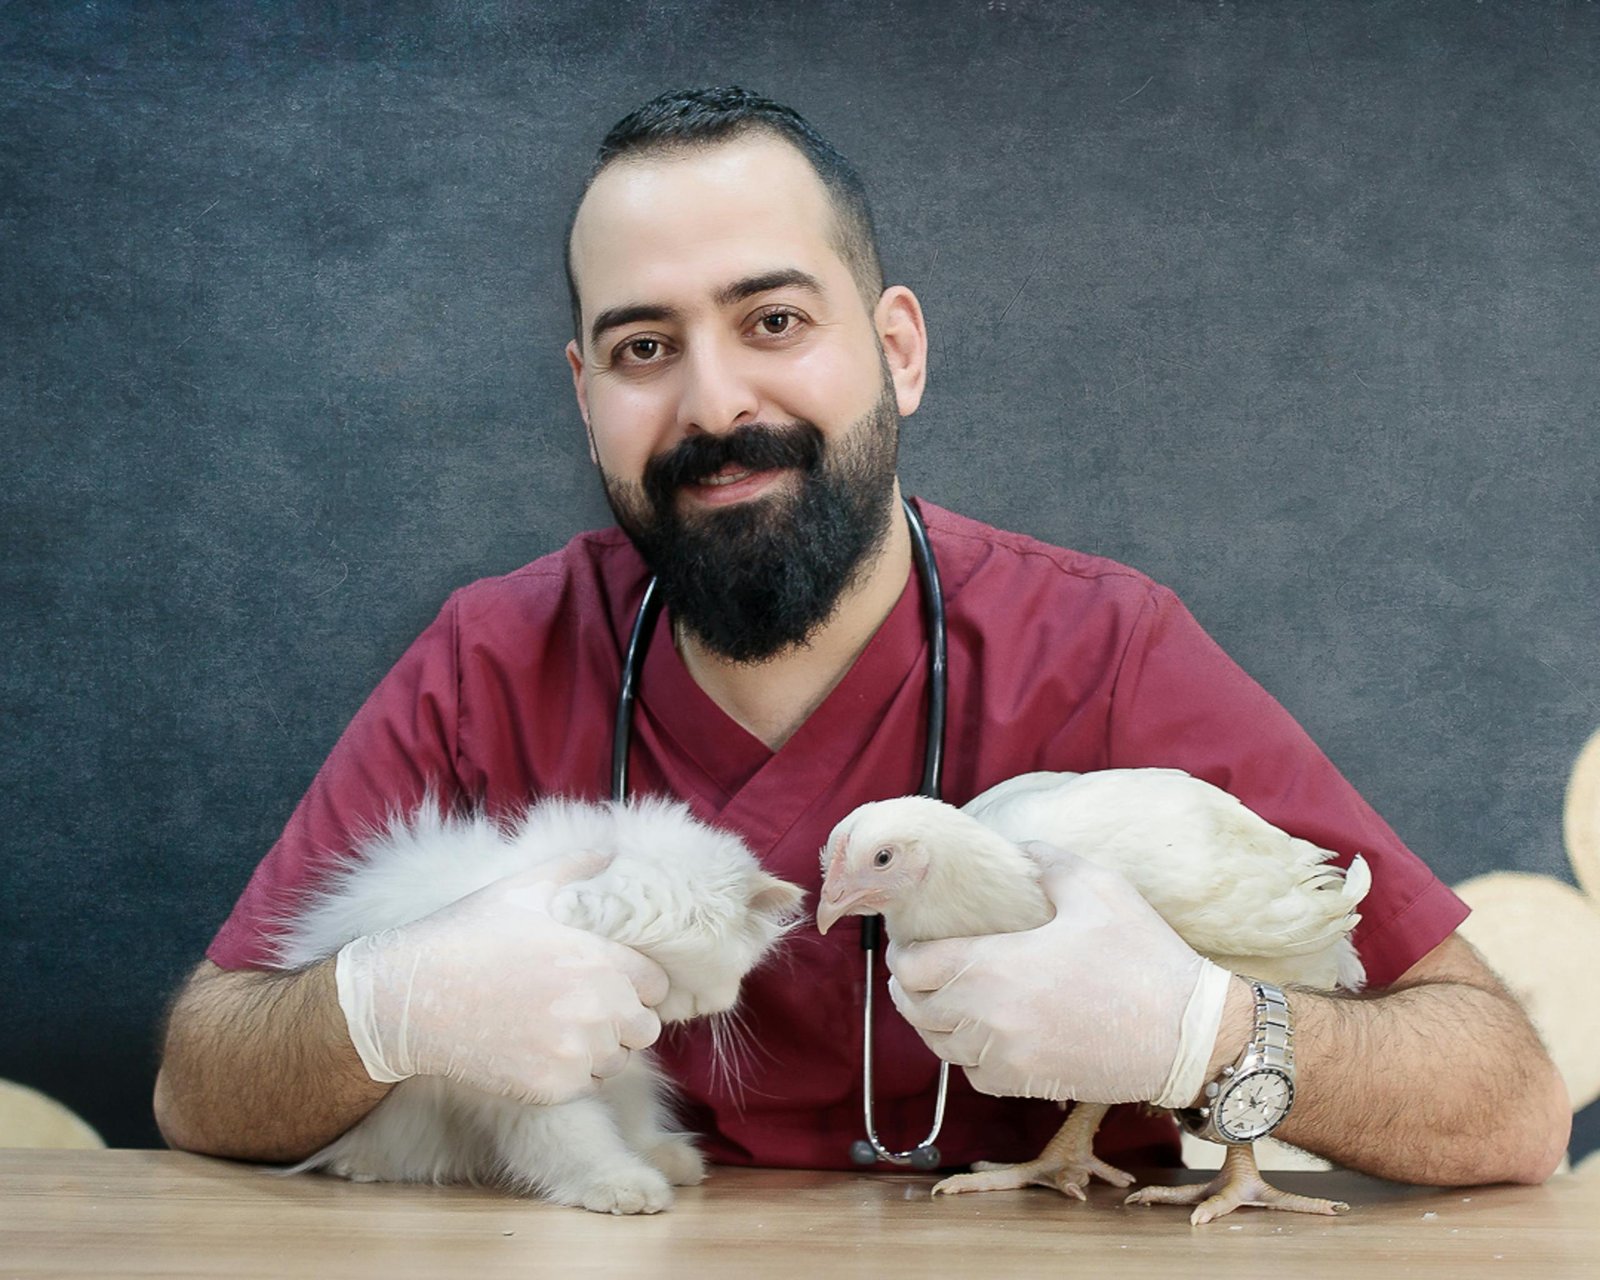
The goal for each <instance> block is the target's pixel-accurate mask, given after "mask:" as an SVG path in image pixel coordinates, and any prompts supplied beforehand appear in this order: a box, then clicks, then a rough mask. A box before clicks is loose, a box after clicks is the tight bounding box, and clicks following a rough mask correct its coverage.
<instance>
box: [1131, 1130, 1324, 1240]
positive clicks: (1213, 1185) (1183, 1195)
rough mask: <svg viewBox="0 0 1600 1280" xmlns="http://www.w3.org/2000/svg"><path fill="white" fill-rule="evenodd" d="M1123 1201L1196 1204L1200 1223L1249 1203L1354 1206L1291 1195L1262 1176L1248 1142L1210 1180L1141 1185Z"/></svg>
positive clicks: (1302, 1208) (1301, 1208)
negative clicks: (1150, 1185)
mask: <svg viewBox="0 0 1600 1280" xmlns="http://www.w3.org/2000/svg"><path fill="white" fill-rule="evenodd" d="M1123 1203H1125V1204H1192V1205H1194V1206H1195V1210H1194V1212H1193V1213H1191V1214H1190V1215H1189V1221H1190V1223H1191V1224H1193V1225H1194V1226H1197V1227H1198V1226H1201V1225H1203V1224H1205V1223H1207V1222H1210V1221H1211V1220H1212V1219H1213V1218H1220V1217H1222V1216H1223V1215H1224V1214H1229V1213H1232V1212H1233V1211H1234V1210H1235V1209H1237V1208H1238V1207H1239V1206H1240V1205H1246V1204H1248V1205H1255V1206H1256V1207H1257V1208H1261V1209H1285V1210H1288V1211H1289V1212H1292V1213H1328V1214H1334V1213H1348V1212H1349V1210H1350V1206H1349V1205H1347V1204H1345V1202H1344V1201H1342V1200H1318V1199H1316V1198H1314V1197H1312V1196H1297V1195H1291V1194H1290V1193H1289V1192H1287V1191H1279V1190H1278V1188H1276V1187H1274V1186H1271V1185H1269V1184H1268V1183H1267V1180H1266V1179H1265V1178H1263V1177H1262V1176H1261V1170H1259V1169H1258V1168H1256V1153H1255V1148H1254V1147H1253V1146H1251V1145H1250V1144H1249V1143H1248V1142H1246V1143H1243V1144H1241V1145H1239V1146H1236V1147H1233V1146H1230V1147H1229V1148H1228V1151H1227V1154H1226V1155H1225V1156H1223V1158H1222V1168H1221V1170H1220V1171H1218V1173H1217V1176H1216V1177H1215V1178H1213V1179H1211V1181H1210V1182H1203V1183H1199V1184H1196V1185H1191V1186H1182V1187H1141V1188H1140V1189H1139V1190H1137V1191H1135V1192H1134V1193H1133V1194H1132V1195H1131V1196H1129V1197H1128V1198H1127V1200H1125V1201H1124V1202H1123Z"/></svg>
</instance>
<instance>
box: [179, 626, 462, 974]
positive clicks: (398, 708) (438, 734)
mask: <svg viewBox="0 0 1600 1280" xmlns="http://www.w3.org/2000/svg"><path fill="white" fill-rule="evenodd" d="M457 609H458V603H457V599H456V598H455V597H452V598H451V600H450V601H449V602H448V603H447V604H446V605H445V607H444V609H443V610H442V611H441V612H440V614H439V616H438V618H437V619H435V620H434V622H433V624H432V625H431V626H429V627H428V629H427V630H426V631H424V632H423V633H422V635H421V636H419V637H418V638H417V640H416V641H415V642H414V643H413V644H412V645H411V647H410V648H409V649H407V651H406V652H405V654H404V655H403V656H402V657H401V659H400V661H399V662H397V663H396V664H395V666H394V668H393V669H392V670H391V671H390V672H389V673H388V675H386V676H385V677H384V678H383V680H382V681H381V682H380V683H379V685H378V687H377V688H376V689H374V690H373V692H372V695H371V696H370V697H369V698H368V699H367V701H366V702H365V704H364V705H363V706H362V707H361V709H360V711H358V712H357V713H356V715H355V718H354V719H353V720H352V721H351V722H350V724H349V726H348V727H347V728H346V729H345V731H344V733H343V734H342V735H341V736H340V738H339V740H338V742H337V743H336V744H335V745H334V748H333V751H332V752H331V753H330V754H329V756H328V758H327V760H326V761H325V762H324V764H323V766H322V768H321V769H320V770H318V772H317V776H316V778H315V779H314V780H313V781H312V783H311V787H310V789H309V790H308V791H307V792H306V794H305V796H304V797H303V798H302V799H301V801H300V803H299V805H298V806H297V807H296V808H295V810H294V813H293V814H292V815H291V816H290V818H289V822H288V824H287V826H285V828H284V831H283V834H282V835H281V836H279V837H278V840H277V842H276V843H275V844H274V845H273V846H272V848H271V850H269V851H268V853H267V855H266V857H265V858H263V859H262V861H261V863H260V865H259V866H257V867H256V869H255V872H254V874H253V875H252V876H251V877H250V881H249V883H248V884H247V885H246V887H245V890H244V893H243V894H242V895H241V896H240V898H239V901H238V902H237V903H236V904H235V905H234V908H233V912H232V914H231V915H230V916H229V917H228V919H227V920H226V922H225V923H224V924H223V926H222V928H221V930H220V931H219V932H218V933H217V936H216V937H215V938H214V939H213V940H212V943H211V946H210V947H209V948H208V949H207V951H206V955H207V957H208V958H209V959H210V960H211V961H212V962H213V963H215V964H217V965H218V966H220V967H221V968H224V969H241V968H260V967H267V966H270V965H271V964H272V953H271V946H270V940H271V935H272V933H273V931H274V921H276V920H279V919H282V918H283V917H284V916H285V914H287V913H288V912H290V911H291V910H292V909H293V908H294V905H295V903H296V902H297V901H298V899H299V895H300V893H301V892H302V891H303V890H304V889H305V888H306V887H307V886H308V885H310V884H311V883H313V882H314V881H315V880H316V878H317V876H318V874H319V873H320V872H321V871H322V869H323V868H325V867H327V866H328V865H330V864H331V863H332V862H333V861H334V860H336V859H338V858H340V857H342V856H345V855H347V854H348V853H349V852H350V851H351V849H352V848H353V847H354V845H355V844H356V843H357V841H358V840H359V839H360V838H361V837H362V836H363V835H364V834H366V833H368V832H370V831H373V830H376V829H379V828H381V827H382V826H383V825H384V824H385V823H386V822H387V820H388V819H389V818H390V817H391V816H393V815H395V814H397V813H404V812H409V811H410V810H413V809H415V808H416V807H417V806H418V805H419V804H420V803H421V802H422V800H423V798H424V797H425V796H428V795H432V796H435V797H437V798H438V799H439V800H440V801H441V802H443V803H445V804H454V803H455V802H456V801H457V800H458V799H459V798H460V797H461V795H462V792H463V787H462V784H461V781H460V771H459V769H458V748H459V737H458V728H457V726H458V723H459V706H458V702H459V696H460V695H459V681H458V641H457Z"/></svg>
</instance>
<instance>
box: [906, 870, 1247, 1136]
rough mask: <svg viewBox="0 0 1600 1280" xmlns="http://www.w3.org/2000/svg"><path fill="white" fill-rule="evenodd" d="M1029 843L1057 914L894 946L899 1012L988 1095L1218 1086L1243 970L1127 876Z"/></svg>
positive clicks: (1136, 1092) (1163, 1095)
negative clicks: (1186, 931)
mask: <svg viewBox="0 0 1600 1280" xmlns="http://www.w3.org/2000/svg"><path fill="white" fill-rule="evenodd" d="M1027 848H1028V852H1029V853H1030V854H1031V855H1032V856H1033V857H1034V858H1036V859H1037V860H1038V861H1039V862H1040V863H1042V864H1043V865H1044V867H1045V871H1044V874H1043V876H1042V878H1041V881H1040V884H1041V886H1042V888H1043V889H1044V892H1045V894H1046V895H1047V896H1048V897H1049V898H1050V900H1051V902H1052V903H1053V904H1054V905H1055V909H1056V915H1055V919H1053V920H1051V921H1050V922H1049V923H1048V924H1044V925H1041V926H1040V927H1039V928H1037V929H1030V930H1027V931H1024V932H1021V933H998V934H990V935H987V936H984V937H977V938H943V939H939V940H937V941H932V942H920V943H910V944H907V945H905V946H900V945H898V944H891V945H890V947H889V949H888V952H887V953H886V955H885V961H886V963H887V964H888V967H889V971H890V973H891V974H892V975H893V976H892V977H891V979H890V981H889V992H890V995H891V996H892V998H893V999H894V1003H895V1008H897V1009H899V1010H900V1012H901V1014H902V1015H903V1016H904V1017H905V1019H906V1020H907V1021H908V1022H910V1023H911V1025H912V1026H913V1027H915V1028H916V1029H917V1031H918V1033H919V1034H920V1035H921V1036H922V1039H923V1040H924V1042H926V1044H927V1045H928V1047H929V1048H930V1049H932V1050H933V1051H934V1052H935V1053H936V1054H938V1055H939V1056H940V1057H941V1058H943V1059H945V1060H946V1061H948V1062H951V1063H954V1064H956V1065H957V1066H960V1067H964V1068H966V1072H967V1078H968V1079H969V1080H970V1081H972V1086H973V1088H975V1089H977V1090H979V1091H980V1092H982V1093H989V1094H997V1095H1003V1096H1014V1097H1028V1098H1050V1099H1053V1100H1055V1101H1058V1102H1061V1101H1066V1100H1068V1099H1075V1100H1078V1101H1083V1102H1105V1103H1117V1102H1154V1103H1156V1105H1158V1106H1163V1107H1186V1106H1188V1105H1189V1104H1190V1102H1192V1101H1193V1099H1194V1097H1195V1095H1197V1094H1198V1093H1199V1092H1200V1089H1201V1087H1202V1085H1203V1084H1204V1083H1205V1080H1204V1076H1205V1070H1206V1067H1207V1065H1208V1064H1209V1061H1210V1057H1211V1051H1212V1049H1213V1048H1214V1047H1215V1044H1216V1039H1217V1029H1218V1027H1219V1025H1220V1023H1221V1020H1222V1008H1223V1004H1224V1002H1225V1000H1226V998H1227V992H1228V984H1229V982H1230V981H1231V980H1232V975H1231V974H1229V973H1228V972H1227V970H1225V969H1221V968H1219V967H1218V966H1216V965H1214V964H1212V963H1211V962H1210V961H1209V960H1206V959H1205V958H1203V957H1202V956H1200V955H1198V954H1196V952H1195V951H1194V950H1193V949H1192V948H1191V947H1190V946H1189V944H1188V943H1186V942H1185V941H1184V940H1183V939H1182V938H1180V937H1179V936H1178V935H1177V934H1176V933H1174V932H1173V930H1172V928H1171V926H1169V925H1168V924H1167V922H1166V921H1165V920H1163V919H1162V918H1161V917H1160V916H1158V915H1157V914H1156V912H1155V910H1154V909H1153V908H1152V907H1151V906H1150V904H1149V903H1147V902H1146V901H1145V900H1144V898H1142V897H1141V896H1140V895H1139V893H1138V892H1137V891H1136V890H1135V889H1134V888H1133V886H1132V885H1130V884H1129V883H1128V882H1127V880H1126V879H1124V878H1123V877H1122V876H1121V875H1120V874H1118V873H1117V872H1115V871H1109V870H1106V869H1105V868H1103V867H1098V866H1096V865H1094V864H1093V863H1091V862H1087V861H1085V860H1084V859H1082V858H1079V857H1077V856H1076V855H1074V854H1071V853H1067V852H1065V851H1063V850H1060V849H1054V848H1052V847H1050V846H1048V845H1041V844H1033V845H1029V846H1028V847H1027Z"/></svg>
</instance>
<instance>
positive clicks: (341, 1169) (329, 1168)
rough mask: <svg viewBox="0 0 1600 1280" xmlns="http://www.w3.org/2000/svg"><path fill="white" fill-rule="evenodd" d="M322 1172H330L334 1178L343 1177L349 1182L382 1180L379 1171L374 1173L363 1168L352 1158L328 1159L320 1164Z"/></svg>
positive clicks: (382, 1177)
mask: <svg viewBox="0 0 1600 1280" xmlns="http://www.w3.org/2000/svg"><path fill="white" fill-rule="evenodd" d="M322 1171H323V1172H324V1173H331V1174H332V1175H333V1176H334V1177H335V1178H344V1179H347V1180H348V1181H350V1182H383V1181H385V1178H384V1176H383V1175H382V1174H381V1173H374V1172H372V1171H371V1170H370V1169H363V1168H362V1167H361V1166H360V1165H358V1164H357V1163H356V1162H355V1161H354V1160H330V1161H329V1162H328V1163H327V1164H325V1165H323V1166H322Z"/></svg>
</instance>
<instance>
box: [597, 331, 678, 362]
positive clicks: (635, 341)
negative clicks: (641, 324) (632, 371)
mask: <svg viewBox="0 0 1600 1280" xmlns="http://www.w3.org/2000/svg"><path fill="white" fill-rule="evenodd" d="M666 350H667V344H666V343H665V342H663V341H662V340H661V339H660V338H652V337H649V336H648V335H645V334H641V335H639V336H638V337H636V338H629V339H627V340H626V341H624V342H620V343H618V344H617V345H616V346H615V347H613V348H612V351H611V363H612V364H614V365H621V366H622V367H624V368H638V367H639V366H641V365H650V364H659V363H660V362H661V361H662V359H664V358H665V353H666Z"/></svg>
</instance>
